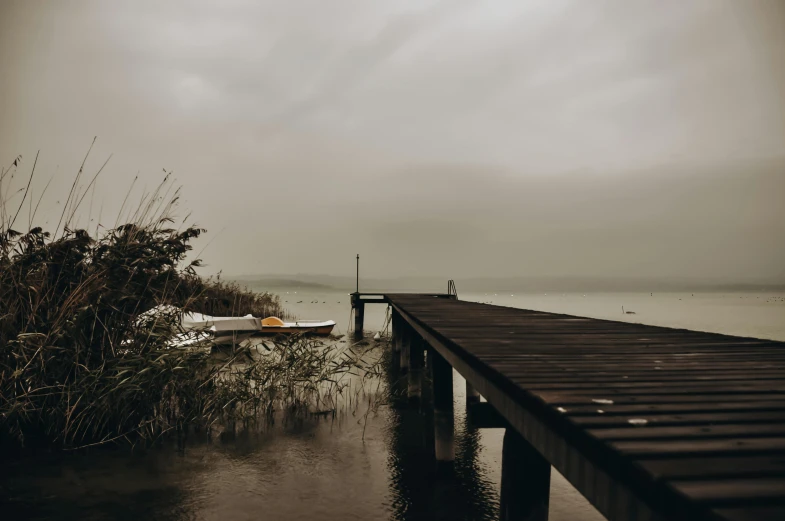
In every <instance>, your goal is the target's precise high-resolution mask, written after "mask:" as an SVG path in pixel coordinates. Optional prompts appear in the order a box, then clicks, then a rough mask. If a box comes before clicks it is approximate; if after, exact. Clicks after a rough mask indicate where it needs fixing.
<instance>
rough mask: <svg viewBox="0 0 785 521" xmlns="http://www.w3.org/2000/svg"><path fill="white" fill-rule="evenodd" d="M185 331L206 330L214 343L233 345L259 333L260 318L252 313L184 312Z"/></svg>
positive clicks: (182, 321)
mask: <svg viewBox="0 0 785 521" xmlns="http://www.w3.org/2000/svg"><path fill="white" fill-rule="evenodd" d="M181 324H182V326H183V329H185V330H186V331H206V332H208V333H209V334H210V337H211V340H212V342H213V343H214V344H215V345H235V344H239V343H240V342H242V341H243V340H245V339H247V338H250V337H251V335H253V334H255V333H259V331H261V329H262V323H261V320H259V319H258V318H256V317H254V316H253V315H245V316H244V317H213V316H211V315H204V314H202V313H184V314H183V318H182V319H181Z"/></svg>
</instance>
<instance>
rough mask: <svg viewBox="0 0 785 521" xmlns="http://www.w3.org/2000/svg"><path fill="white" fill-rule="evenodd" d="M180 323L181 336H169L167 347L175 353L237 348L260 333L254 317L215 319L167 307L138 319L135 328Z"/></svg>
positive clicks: (260, 325)
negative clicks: (163, 322) (162, 319)
mask: <svg viewBox="0 0 785 521" xmlns="http://www.w3.org/2000/svg"><path fill="white" fill-rule="evenodd" d="M163 316H168V317H171V318H175V319H179V323H180V324H179V326H180V330H181V331H180V332H178V333H176V334H175V335H173V336H172V338H171V339H170V340H169V342H168V343H167V346H168V347H174V348H178V349H202V348H205V349H208V350H209V347H210V346H213V345H216V346H221V345H230V346H231V345H236V344H238V343H240V342H242V341H243V340H245V339H247V338H250V337H251V335H253V334H255V333H259V332H260V331H261V329H262V321H261V320H260V319H258V318H256V317H254V316H253V315H245V316H244V317H214V316H211V315H205V314H203V313H195V312H184V311H183V310H181V309H179V308H176V307H174V306H169V305H159V306H156V307H154V308H152V309H150V310H148V311H146V312H144V313H142V314H141V315H140V316H139V319H138V322H137V325H139V326H141V327H146V328H149V329H151V330H152V329H153V328H155V327H156V322H157V320H158V318H159V317H163Z"/></svg>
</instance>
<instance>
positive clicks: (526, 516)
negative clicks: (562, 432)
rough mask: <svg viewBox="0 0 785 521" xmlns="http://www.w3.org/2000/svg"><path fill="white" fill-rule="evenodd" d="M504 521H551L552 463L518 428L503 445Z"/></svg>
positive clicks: (501, 516) (505, 433) (508, 435)
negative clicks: (549, 512) (549, 516)
mask: <svg viewBox="0 0 785 521" xmlns="http://www.w3.org/2000/svg"><path fill="white" fill-rule="evenodd" d="M501 488H502V490H501V505H500V506H501V515H500V519H501V521H548V503H549V498H550V490H551V464H550V463H548V461H547V460H546V459H545V458H543V457H542V455H541V454H540V453H539V452H537V450H536V449H535V448H534V447H532V446H531V445H530V444H529V442H527V441H526V440H525V439H524V438H523V437H522V436H521V435H520V434H518V433H517V432H516V431H515V430H514V429H506V430H505V432H504V445H503V446H502V487H501Z"/></svg>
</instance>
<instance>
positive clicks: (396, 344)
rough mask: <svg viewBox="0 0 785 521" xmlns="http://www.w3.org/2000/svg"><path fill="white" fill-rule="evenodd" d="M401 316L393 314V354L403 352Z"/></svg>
mask: <svg viewBox="0 0 785 521" xmlns="http://www.w3.org/2000/svg"><path fill="white" fill-rule="evenodd" d="M401 325H402V324H401V316H400V315H399V314H398V313H397V312H395V311H393V312H392V349H393V353H400V352H401V329H402V327H401Z"/></svg>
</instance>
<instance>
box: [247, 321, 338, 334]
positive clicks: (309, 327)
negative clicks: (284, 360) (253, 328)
mask: <svg viewBox="0 0 785 521" xmlns="http://www.w3.org/2000/svg"><path fill="white" fill-rule="evenodd" d="M333 327H335V321H334V320H325V321H319V320H296V321H294V322H284V321H283V320H281V319H280V318H278V317H267V318H264V319H262V330H261V334H262V335H280V334H292V333H310V334H312V335H316V336H327V335H329V334H330V332H331V331H332V330H333Z"/></svg>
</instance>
